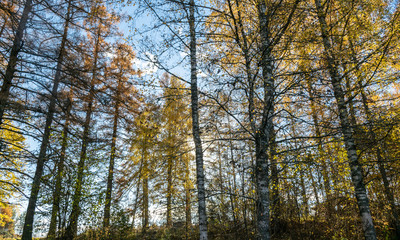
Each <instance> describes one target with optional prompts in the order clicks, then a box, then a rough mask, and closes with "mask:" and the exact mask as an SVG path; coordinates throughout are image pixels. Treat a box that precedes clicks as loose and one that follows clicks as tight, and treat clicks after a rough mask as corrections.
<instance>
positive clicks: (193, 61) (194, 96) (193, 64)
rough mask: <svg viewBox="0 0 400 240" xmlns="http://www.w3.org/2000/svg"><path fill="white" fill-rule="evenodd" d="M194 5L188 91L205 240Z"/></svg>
mask: <svg viewBox="0 0 400 240" xmlns="http://www.w3.org/2000/svg"><path fill="white" fill-rule="evenodd" d="M194 12H195V3H194V0H190V2H189V19H188V20H189V28H190V45H189V46H190V49H189V51H190V85H191V87H190V90H191V103H192V105H191V108H192V124H193V125H192V129H193V130H192V131H193V140H194V145H195V151H196V177H197V192H198V193H197V196H198V214H199V232H200V240H207V239H208V235H207V213H206V196H205V186H204V185H205V184H204V167H203V148H202V145H201V144H202V143H201V137H200V126H199V106H198V101H199V97H198V90H197V56H196V50H197V49H196V44H197V43H196V29H195V16H194Z"/></svg>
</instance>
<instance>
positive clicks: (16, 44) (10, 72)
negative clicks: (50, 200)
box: [0, 0, 33, 239]
mask: <svg viewBox="0 0 400 240" xmlns="http://www.w3.org/2000/svg"><path fill="white" fill-rule="evenodd" d="M31 10H32V0H26V2H25V6H24V10H23V12H22V16H21V19H20V20H19V23H18V28H17V31H16V32H15V36H14V40H13V45H12V48H11V53H10V57H9V60H8V64H7V69H6V73H5V74H4V79H3V85H2V86H1V90H0V125H1V124H2V123H3V118H4V110H5V108H6V106H7V103H8V98H9V96H10V89H11V86H12V80H13V78H14V73H15V71H16V66H17V62H18V54H19V52H20V51H21V48H22V45H23V38H24V31H25V28H26V23H27V22H28V17H29V13H30V12H31ZM29 217H30V218H32V222H31V223H29V222H28V224H30V226H26V227H27V229H26V231H29V229H32V223H33V214H32V216H29ZM28 220H30V219H28ZM25 221H26V220H25ZM25 225H26V224H24V229H25ZM24 232H25V231H24ZM30 232H31V233H28V232H26V233H25V235H23V236H24V237H25V238H23V239H31V238H32V230H30Z"/></svg>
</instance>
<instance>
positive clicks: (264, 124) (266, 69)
mask: <svg viewBox="0 0 400 240" xmlns="http://www.w3.org/2000/svg"><path fill="white" fill-rule="evenodd" d="M257 5H258V18H259V27H260V37H261V46H260V50H261V51H260V52H261V62H260V65H261V67H262V78H263V88H264V103H263V115H262V121H261V126H259V130H258V132H257V133H256V166H255V173H256V193H257V199H256V204H257V205H256V206H257V208H256V211H257V239H259V240H269V239H271V233H270V231H271V230H270V198H269V180H270V179H269V178H270V176H269V169H268V148H269V145H270V141H271V133H272V130H273V112H274V93H275V86H274V85H275V82H274V78H273V59H272V52H271V51H272V43H271V41H270V33H269V29H268V25H267V16H266V5H265V1H259V2H258V3H257Z"/></svg>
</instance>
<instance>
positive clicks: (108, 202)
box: [103, 80, 122, 236]
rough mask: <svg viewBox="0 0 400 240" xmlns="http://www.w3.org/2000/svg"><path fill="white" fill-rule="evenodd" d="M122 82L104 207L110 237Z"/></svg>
mask: <svg viewBox="0 0 400 240" xmlns="http://www.w3.org/2000/svg"><path fill="white" fill-rule="evenodd" d="M121 84H122V83H121V80H120V81H118V86H117V93H116V94H117V96H116V102H115V109H114V119H113V132H112V139H111V152H110V165H109V167H108V176H107V190H106V199H105V200H106V202H105V206H104V221H103V227H104V230H105V231H106V235H107V236H108V231H109V226H110V209H111V199H112V198H111V194H112V187H113V180H114V165H115V153H116V143H117V134H118V120H119V105H120V96H119V95H120V90H121Z"/></svg>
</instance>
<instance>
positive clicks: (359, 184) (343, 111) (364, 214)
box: [315, 0, 377, 240]
mask: <svg viewBox="0 0 400 240" xmlns="http://www.w3.org/2000/svg"><path fill="white" fill-rule="evenodd" d="M315 6H316V10H317V14H318V21H319V25H320V27H321V37H322V41H323V45H324V50H325V51H324V53H325V57H326V62H327V66H328V71H329V74H330V77H331V83H332V86H333V92H334V96H335V99H336V102H337V107H338V110H339V119H340V127H341V131H342V134H343V140H344V143H345V147H346V151H347V157H348V160H349V164H350V171H351V179H352V182H353V185H354V190H355V195H356V198H357V204H358V208H359V212H360V218H361V222H362V228H363V231H364V237H365V239H366V240H376V239H377V237H376V232H375V227H374V223H373V221H372V216H371V210H370V206H369V199H368V195H367V191H366V188H365V184H364V177H363V174H362V167H361V164H360V162H359V161H358V155H357V151H356V146H355V141H354V136H353V132H352V129H351V125H350V119H349V115H348V109H347V106H346V102H345V98H344V92H343V89H342V86H341V78H340V75H339V71H338V69H337V66H338V65H337V60H336V59H335V56H334V53H333V49H332V46H331V42H330V39H329V35H328V25H327V23H326V19H325V18H326V16H325V12H324V10H323V8H322V6H321V2H320V0H315Z"/></svg>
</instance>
